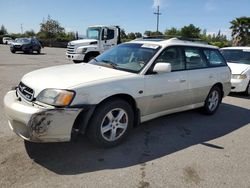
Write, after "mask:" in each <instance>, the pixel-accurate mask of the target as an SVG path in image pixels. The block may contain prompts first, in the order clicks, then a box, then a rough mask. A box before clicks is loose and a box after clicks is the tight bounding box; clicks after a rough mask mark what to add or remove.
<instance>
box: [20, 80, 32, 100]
mask: <svg viewBox="0 0 250 188" xmlns="http://www.w3.org/2000/svg"><path fill="white" fill-rule="evenodd" d="M17 91H18V93H19V94H20V95H21V96H22V97H24V98H25V99H26V100H28V101H32V100H33V99H34V90H33V89H31V88H30V87H28V86H26V85H25V84H24V83H22V82H20V84H19V85H18V87H17Z"/></svg>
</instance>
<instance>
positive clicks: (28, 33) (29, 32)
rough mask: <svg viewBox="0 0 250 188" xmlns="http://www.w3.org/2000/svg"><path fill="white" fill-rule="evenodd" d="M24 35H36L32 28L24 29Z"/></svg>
mask: <svg viewBox="0 0 250 188" xmlns="http://www.w3.org/2000/svg"><path fill="white" fill-rule="evenodd" d="M24 35H25V36H26V37H34V36H35V35H36V33H35V31H34V30H33V29H31V30H29V31H25V33H24Z"/></svg>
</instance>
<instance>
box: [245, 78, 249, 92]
mask: <svg viewBox="0 0 250 188" xmlns="http://www.w3.org/2000/svg"><path fill="white" fill-rule="evenodd" d="M245 95H246V96H250V81H249V83H248V85H247V88H246V91H245Z"/></svg>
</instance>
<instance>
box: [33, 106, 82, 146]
mask: <svg viewBox="0 0 250 188" xmlns="http://www.w3.org/2000/svg"><path fill="white" fill-rule="evenodd" d="M80 111H81V109H75V108H62V109H61V108H60V109H50V110H46V111H42V112H39V113H36V114H33V115H32V116H31V118H30V120H29V122H28V128H29V133H30V140H31V141H34V142H63V141H69V140H70V137H71V131H72V127H73V124H74V121H75V119H76V117H77V116H78V114H79V113H80Z"/></svg>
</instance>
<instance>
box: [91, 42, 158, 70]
mask: <svg viewBox="0 0 250 188" xmlns="http://www.w3.org/2000/svg"><path fill="white" fill-rule="evenodd" d="M159 49H160V46H158V45H153V44H135V43H126V44H121V45H118V46H116V47H114V48H112V49H110V50H108V51H106V52H104V53H103V54H102V55H100V56H98V57H97V58H95V59H93V60H92V61H90V63H91V64H97V65H101V66H105V67H110V68H114V69H118V70H124V71H128V72H134V73H138V72H140V71H141V70H142V69H143V68H144V67H145V65H146V64H147V63H148V62H149V60H150V59H151V58H152V57H153V56H154V55H155V53H156V52H157V51H158V50H159Z"/></svg>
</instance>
